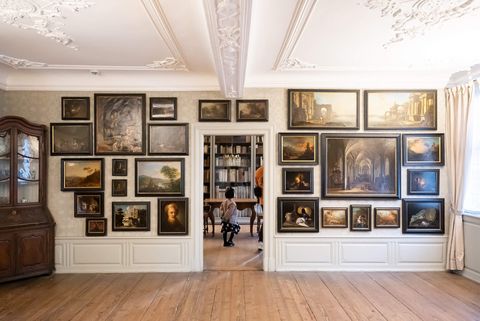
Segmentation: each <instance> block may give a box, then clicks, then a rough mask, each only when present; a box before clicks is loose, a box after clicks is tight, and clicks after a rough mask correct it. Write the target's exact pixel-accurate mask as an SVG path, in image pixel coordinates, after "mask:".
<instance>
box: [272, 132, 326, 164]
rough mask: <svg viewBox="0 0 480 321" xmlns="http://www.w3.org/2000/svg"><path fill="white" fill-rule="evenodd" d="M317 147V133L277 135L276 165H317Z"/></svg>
mask: <svg viewBox="0 0 480 321" xmlns="http://www.w3.org/2000/svg"><path fill="white" fill-rule="evenodd" d="M318 147H319V143H318V133H278V164H279V165H317V164H318V162H319V161H318ZM312 149H313V150H312Z"/></svg>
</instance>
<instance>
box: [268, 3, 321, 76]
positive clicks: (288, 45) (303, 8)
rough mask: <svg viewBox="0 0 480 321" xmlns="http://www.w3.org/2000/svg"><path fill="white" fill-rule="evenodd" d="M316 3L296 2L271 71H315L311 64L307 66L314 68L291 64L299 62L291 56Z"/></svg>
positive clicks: (301, 64) (302, 64)
mask: <svg viewBox="0 0 480 321" xmlns="http://www.w3.org/2000/svg"><path fill="white" fill-rule="evenodd" d="M316 3H317V0H298V2H297V6H296V7H295V11H294V12H293V15H292V19H291V20H290V25H289V26H288V30H287V34H286V35H285V38H284V39H283V44H282V47H281V48H280V51H279V52H278V56H277V60H276V61H275V64H274V65H273V70H275V71H280V70H296V69H302V70H305V69H315V65H312V64H308V65H310V66H314V67H313V68H312V67H310V68H304V67H303V66H304V63H292V62H294V61H299V62H300V60H299V59H297V58H292V57H291V55H292V53H293V50H294V49H295V47H296V45H297V42H298V39H300V37H301V35H302V33H303V30H304V29H305V25H306V24H307V22H308V19H309V18H310V16H311V14H312V12H313V9H314V8H315V4H316Z"/></svg>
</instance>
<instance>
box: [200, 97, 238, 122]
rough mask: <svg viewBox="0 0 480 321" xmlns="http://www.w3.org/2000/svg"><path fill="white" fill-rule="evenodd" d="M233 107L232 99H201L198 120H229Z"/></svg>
mask: <svg viewBox="0 0 480 321" xmlns="http://www.w3.org/2000/svg"><path fill="white" fill-rule="evenodd" d="M231 109H232V108H231V101H230V100H199V101H198V121H201V122H209V121H210V122H229V121H230V120H231Z"/></svg>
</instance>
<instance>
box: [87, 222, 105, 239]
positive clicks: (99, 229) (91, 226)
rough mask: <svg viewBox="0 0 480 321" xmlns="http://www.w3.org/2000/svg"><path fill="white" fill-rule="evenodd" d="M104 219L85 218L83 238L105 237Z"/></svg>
mask: <svg viewBox="0 0 480 321" xmlns="http://www.w3.org/2000/svg"><path fill="white" fill-rule="evenodd" d="M106 235H107V219H106V218H87V220H86V222H85V236H106Z"/></svg>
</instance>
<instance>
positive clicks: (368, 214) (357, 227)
mask: <svg viewBox="0 0 480 321" xmlns="http://www.w3.org/2000/svg"><path fill="white" fill-rule="evenodd" d="M371 230H372V207H371V206H370V205H350V231H359V232H368V231H371Z"/></svg>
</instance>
